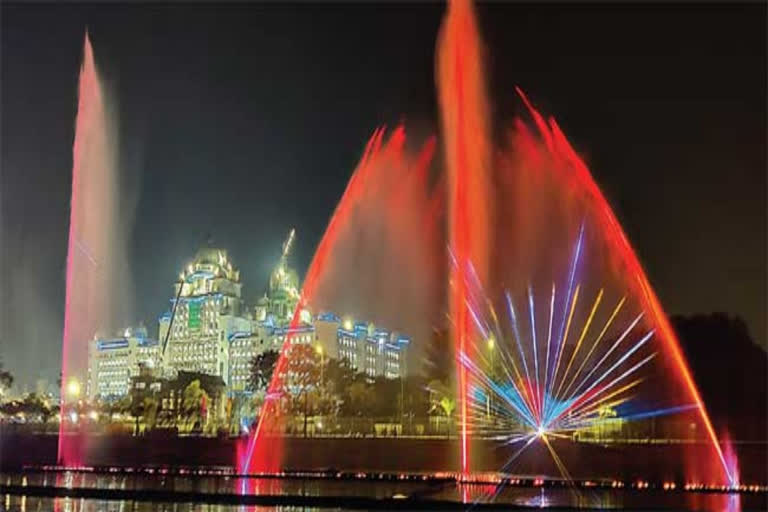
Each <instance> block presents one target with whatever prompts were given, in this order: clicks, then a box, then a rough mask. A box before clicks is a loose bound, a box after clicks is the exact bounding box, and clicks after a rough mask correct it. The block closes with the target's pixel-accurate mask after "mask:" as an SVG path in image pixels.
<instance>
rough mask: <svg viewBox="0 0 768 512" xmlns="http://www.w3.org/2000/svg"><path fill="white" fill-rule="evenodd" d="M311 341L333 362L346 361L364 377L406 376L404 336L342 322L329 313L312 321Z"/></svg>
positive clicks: (406, 345) (367, 324)
mask: <svg viewBox="0 0 768 512" xmlns="http://www.w3.org/2000/svg"><path fill="white" fill-rule="evenodd" d="M314 325H315V342H316V343H317V344H318V345H319V346H320V347H322V351H323V353H325V354H328V356H329V357H332V358H335V359H339V360H341V359H346V360H347V361H348V362H349V364H350V365H351V366H352V368H354V369H355V370H357V371H359V372H362V373H364V374H365V375H366V376H368V378H371V379H373V378H376V377H386V378H388V379H398V378H401V377H405V376H406V375H407V373H408V364H407V355H408V354H407V352H408V348H409V347H410V343H411V339H410V338H409V337H408V336H405V335H402V334H399V333H397V332H391V331H388V330H386V329H381V328H376V326H375V325H374V324H372V323H365V322H353V321H352V319H350V318H346V319H344V320H342V319H341V318H339V317H338V316H336V315H335V314H333V313H322V314H319V315H318V316H317V317H316V318H315V323H314Z"/></svg>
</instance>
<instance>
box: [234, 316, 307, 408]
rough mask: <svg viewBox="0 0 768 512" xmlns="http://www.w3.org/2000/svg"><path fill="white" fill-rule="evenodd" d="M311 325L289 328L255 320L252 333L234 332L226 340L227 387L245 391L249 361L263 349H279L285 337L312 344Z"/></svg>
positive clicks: (261, 352) (299, 342) (293, 342)
mask: <svg viewBox="0 0 768 512" xmlns="http://www.w3.org/2000/svg"><path fill="white" fill-rule="evenodd" d="M314 332H315V328H314V326H312V325H308V324H302V325H299V326H298V327H295V328H293V329H291V328H290V327H288V326H282V327H275V326H273V325H270V324H269V323H267V322H262V323H257V324H256V327H255V329H254V330H253V331H252V332H241V333H235V334H233V335H232V336H230V342H229V388H230V391H232V392H235V393H238V392H243V391H248V379H249V377H250V374H251V361H252V360H253V358H254V357H255V356H258V355H259V354H263V353H264V352H266V351H267V350H274V351H276V352H280V349H281V347H282V346H283V343H284V342H285V339H286V336H287V337H288V339H290V340H291V344H308V343H312V338H313V337H314Z"/></svg>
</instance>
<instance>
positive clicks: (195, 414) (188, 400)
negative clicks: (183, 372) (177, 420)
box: [181, 379, 208, 428]
mask: <svg viewBox="0 0 768 512" xmlns="http://www.w3.org/2000/svg"><path fill="white" fill-rule="evenodd" d="M207 402H208V393H206V392H205V390H204V389H203V388H202V387H201V386H200V381H199V380H198V379H195V380H193V381H192V382H190V383H189V385H187V387H186V388H185V389H184V393H183V395H182V399H181V411H182V414H183V416H184V418H185V419H186V421H187V423H191V424H192V428H194V426H195V424H199V425H200V427H201V428H202V423H203V420H204V418H203V414H202V409H203V404H205V403H207Z"/></svg>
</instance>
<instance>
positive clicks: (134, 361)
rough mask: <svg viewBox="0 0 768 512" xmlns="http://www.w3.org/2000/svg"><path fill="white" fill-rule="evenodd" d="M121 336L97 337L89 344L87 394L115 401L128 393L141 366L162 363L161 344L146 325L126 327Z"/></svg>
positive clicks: (154, 365) (92, 397)
mask: <svg viewBox="0 0 768 512" xmlns="http://www.w3.org/2000/svg"><path fill="white" fill-rule="evenodd" d="M120 334H121V335H120V336H116V337H114V338H109V339H100V338H95V339H94V340H93V341H92V342H91V343H90V344H89V346H88V376H87V380H86V395H87V396H88V399H89V400H91V401H93V400H96V399H100V400H105V401H113V400H118V399H120V398H122V397H124V396H126V395H127V394H128V392H129V391H130V389H131V377H135V376H137V375H138V374H139V368H140V365H146V366H147V367H158V366H159V365H160V362H161V360H160V344H159V343H158V341H157V340H153V339H151V338H149V337H148V336H147V329H146V328H144V327H137V328H128V329H125V330H124V331H123V332H122V333H120Z"/></svg>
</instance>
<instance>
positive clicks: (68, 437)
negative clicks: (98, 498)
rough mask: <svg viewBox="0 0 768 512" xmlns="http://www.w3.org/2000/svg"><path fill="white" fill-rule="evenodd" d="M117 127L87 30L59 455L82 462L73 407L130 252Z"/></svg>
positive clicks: (109, 325)
mask: <svg viewBox="0 0 768 512" xmlns="http://www.w3.org/2000/svg"><path fill="white" fill-rule="evenodd" d="M115 134H116V130H115V129H114V126H113V124H112V119H111V116H110V114H109V111H108V106H107V102H106V98H105V92H104V88H103V85H102V83H101V80H100V78H99V74H98V71H97V68H96V64H95V62H94V58H93V49H92V48H91V42H90V39H89V38H88V35H87V34H86V36H85V42H84V45H83V61H82V67H81V69H80V83H79V88H78V104H77V121H76V124H75V140H74V145H73V148H72V200H71V201H72V202H71V206H70V222H69V240H68V245H67V275H66V299H65V300H66V301H65V313H64V333H63V341H62V363H61V400H62V407H61V421H60V429H59V443H58V460H59V463H60V464H64V465H67V466H77V465H80V463H81V462H82V461H81V451H82V450H81V449H82V439H79V438H80V437H82V436H81V435H80V434H78V418H77V416H76V414H77V413H76V412H74V411H72V412H69V413H68V412H67V411H68V409H70V408H73V407H75V405H76V404H77V402H78V401H80V400H82V399H85V398H86V397H85V396H84V395H85V393H86V391H87V378H86V371H85V370H86V363H87V360H88V343H89V342H90V341H91V340H92V339H93V337H94V336H95V335H96V334H97V333H99V331H100V330H101V333H102V334H104V333H105V332H109V330H111V329H113V328H114V327H115V326H114V325H113V317H114V311H113V306H114V297H115V293H114V292H115V290H121V291H122V290H125V289H126V287H125V280H122V281H121V280H120V279H121V278H120V276H121V275H122V272H123V268H124V267H125V265H124V262H125V260H124V258H125V254H124V251H122V250H121V248H120V243H122V239H121V236H120V233H121V230H120V228H119V226H120V222H118V218H117V212H116V198H117V174H116V172H117V166H116V152H115V149H114V140H112V139H113V138H114V136H115Z"/></svg>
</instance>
